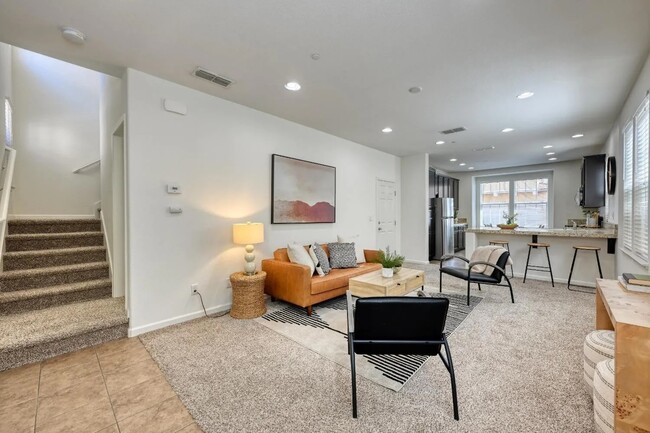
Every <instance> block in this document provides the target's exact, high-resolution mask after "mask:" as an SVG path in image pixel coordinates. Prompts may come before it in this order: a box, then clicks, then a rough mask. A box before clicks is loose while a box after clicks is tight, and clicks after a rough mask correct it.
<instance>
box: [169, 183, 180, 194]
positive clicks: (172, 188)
mask: <svg viewBox="0 0 650 433" xmlns="http://www.w3.org/2000/svg"><path fill="white" fill-rule="evenodd" d="M181 192H182V191H181V186H180V185H179V184H177V183H170V184H169V185H167V194H180V193H181Z"/></svg>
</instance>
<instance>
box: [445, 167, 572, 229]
mask: <svg viewBox="0 0 650 433" xmlns="http://www.w3.org/2000/svg"><path fill="white" fill-rule="evenodd" d="M581 164H582V161H580V160H576V161H565V162H560V163H554V164H538V165H527V166H522V167H512V168H502V169H495V170H481V171H472V172H454V173H450V176H451V177H455V178H456V179H458V180H459V181H460V182H459V188H460V191H459V195H460V197H459V207H458V216H459V217H464V218H467V221H468V223H469V225H470V227H475V225H474V215H472V202H473V200H474V198H473V193H472V191H473V188H474V183H475V178H476V177H479V176H493V175H499V174H511V173H521V172H526V171H541V170H544V171H552V172H553V225H554V226H555V227H559V228H562V227H564V224H566V222H567V220H568V219H569V218H584V215H583V213H582V208H581V207H580V206H578V205H577V204H576V202H575V195H576V193H577V192H578V190H579V189H580V166H581Z"/></svg>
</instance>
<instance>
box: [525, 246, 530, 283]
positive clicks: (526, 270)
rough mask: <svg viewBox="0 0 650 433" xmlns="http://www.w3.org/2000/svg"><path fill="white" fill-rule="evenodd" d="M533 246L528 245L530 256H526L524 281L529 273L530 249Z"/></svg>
mask: <svg viewBox="0 0 650 433" xmlns="http://www.w3.org/2000/svg"><path fill="white" fill-rule="evenodd" d="M531 248H532V247H531V246H530V245H529V246H528V257H526V269H525V270H524V283H525V282H526V275H528V262H530V250H531Z"/></svg>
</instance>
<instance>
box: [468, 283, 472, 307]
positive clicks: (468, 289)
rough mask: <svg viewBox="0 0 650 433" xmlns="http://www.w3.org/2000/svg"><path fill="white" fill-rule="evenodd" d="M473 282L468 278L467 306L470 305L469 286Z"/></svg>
mask: <svg viewBox="0 0 650 433" xmlns="http://www.w3.org/2000/svg"><path fill="white" fill-rule="evenodd" d="M471 284H472V282H471V281H470V280H469V279H468V280H467V306H468V307H469V286H470V285H471Z"/></svg>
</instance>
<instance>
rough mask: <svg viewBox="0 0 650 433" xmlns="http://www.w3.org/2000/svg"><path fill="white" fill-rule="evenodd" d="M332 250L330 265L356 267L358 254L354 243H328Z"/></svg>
mask: <svg viewBox="0 0 650 433" xmlns="http://www.w3.org/2000/svg"><path fill="white" fill-rule="evenodd" d="M327 248H328V249H329V250H330V266H331V267H332V269H343V268H356V267H357V255H356V254H355V252H354V244H350V243H343V242H335V243H331V244H327Z"/></svg>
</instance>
